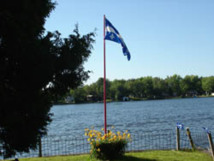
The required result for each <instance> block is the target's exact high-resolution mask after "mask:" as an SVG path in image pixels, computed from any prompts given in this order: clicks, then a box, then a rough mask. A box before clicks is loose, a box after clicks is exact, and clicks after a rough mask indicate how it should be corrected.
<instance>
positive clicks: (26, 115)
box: [0, 0, 94, 157]
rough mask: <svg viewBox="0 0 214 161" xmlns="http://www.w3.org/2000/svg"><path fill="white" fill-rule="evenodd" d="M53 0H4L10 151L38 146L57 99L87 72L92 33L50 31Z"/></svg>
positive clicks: (0, 7)
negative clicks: (47, 24) (47, 23)
mask: <svg viewBox="0 0 214 161" xmlns="http://www.w3.org/2000/svg"><path fill="white" fill-rule="evenodd" d="M54 6H55V4H54V3H52V2H51V0H31V1H26V0H19V1H15V0H12V1H1V2H0V53H1V54H0V99H1V100H0V143H2V144H3V147H4V149H5V151H6V153H5V154H4V155H5V157H9V156H11V155H14V154H15V153H16V152H28V151H29V149H30V148H33V149H34V148H36V145H37V143H38V140H39V135H44V134H46V133H47V128H46V127H47V125H48V124H49V123H50V121H51V114H50V112H49V111H50V108H51V106H52V102H53V101H54V100H56V99H58V98H60V97H62V96H63V95H64V94H65V93H66V92H68V91H69V90H70V89H72V88H75V87H77V86H79V85H81V84H82V82H83V81H84V80H86V79H87V78H88V73H89V72H88V71H85V69H84V67H83V63H84V62H85V61H86V60H87V58H88V57H89V55H90V53H91V49H92V43H93V42H94V40H93V36H94V34H93V33H89V34H87V35H84V36H81V35H80V34H79V31H78V28H76V29H75V30H74V34H72V35H70V36H69V37H68V38H65V39H62V38H60V33H59V32H55V33H50V32H48V33H46V34H45V29H44V27H43V26H44V23H45V19H46V18H47V17H48V15H49V13H50V12H51V11H52V10H53V9H54Z"/></svg>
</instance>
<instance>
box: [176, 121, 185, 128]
mask: <svg viewBox="0 0 214 161" xmlns="http://www.w3.org/2000/svg"><path fill="white" fill-rule="evenodd" d="M176 126H177V128H178V129H181V130H183V129H184V124H182V123H179V122H177V124H176Z"/></svg>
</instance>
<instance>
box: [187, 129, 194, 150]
mask: <svg viewBox="0 0 214 161" xmlns="http://www.w3.org/2000/svg"><path fill="white" fill-rule="evenodd" d="M186 131H187V136H188V138H189V142H190V145H191V147H192V150H193V151H194V150H195V145H194V142H193V140H192V136H191V132H190V130H189V128H188V127H187V128H186Z"/></svg>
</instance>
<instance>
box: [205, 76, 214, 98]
mask: <svg viewBox="0 0 214 161" xmlns="http://www.w3.org/2000/svg"><path fill="white" fill-rule="evenodd" d="M202 89H203V90H204V91H205V92H206V93H207V94H210V93H212V92H214V76H211V77H204V78H202Z"/></svg>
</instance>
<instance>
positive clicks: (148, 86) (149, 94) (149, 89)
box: [141, 77, 154, 99]
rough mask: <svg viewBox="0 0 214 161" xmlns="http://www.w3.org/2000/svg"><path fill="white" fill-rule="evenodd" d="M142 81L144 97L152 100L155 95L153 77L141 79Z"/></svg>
mask: <svg viewBox="0 0 214 161" xmlns="http://www.w3.org/2000/svg"><path fill="white" fill-rule="evenodd" d="M141 81H142V82H143V86H144V89H145V90H144V97H145V98H148V99H151V98H153V97H154V95H153V93H154V90H153V81H152V77H144V78H141Z"/></svg>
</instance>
